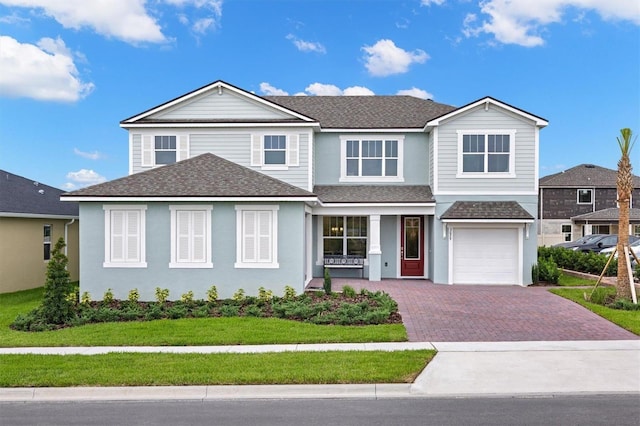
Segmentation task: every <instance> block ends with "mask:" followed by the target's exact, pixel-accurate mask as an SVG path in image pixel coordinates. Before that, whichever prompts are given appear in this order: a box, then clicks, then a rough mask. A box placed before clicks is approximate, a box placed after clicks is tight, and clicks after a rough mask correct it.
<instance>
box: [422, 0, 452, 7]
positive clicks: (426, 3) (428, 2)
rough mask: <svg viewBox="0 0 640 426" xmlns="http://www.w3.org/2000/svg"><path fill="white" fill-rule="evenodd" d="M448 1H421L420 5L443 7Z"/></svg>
mask: <svg viewBox="0 0 640 426" xmlns="http://www.w3.org/2000/svg"><path fill="white" fill-rule="evenodd" d="M445 1H446V0H420V5H422V6H431V5H432V4H435V5H436V6H442V5H443V4H444V2H445Z"/></svg>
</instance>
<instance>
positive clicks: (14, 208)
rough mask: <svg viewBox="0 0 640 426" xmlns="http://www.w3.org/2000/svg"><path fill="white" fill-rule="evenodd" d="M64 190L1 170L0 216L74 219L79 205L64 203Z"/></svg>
mask: <svg viewBox="0 0 640 426" xmlns="http://www.w3.org/2000/svg"><path fill="white" fill-rule="evenodd" d="M63 193H64V191H62V190H60V189H57V188H54V187H52V186H49V185H45V184H42V183H39V182H35V181H33V180H32V179H27V178H24V177H22V176H18V175H14V174H13V173H9V172H7V171H4V170H0V216H11V217H30V216H31V217H34V216H35V217H60V218H69V219H73V218H77V217H78V204H77V203H63V202H61V201H60V195H61V194H63Z"/></svg>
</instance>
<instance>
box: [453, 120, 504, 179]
mask: <svg viewBox="0 0 640 426" xmlns="http://www.w3.org/2000/svg"><path fill="white" fill-rule="evenodd" d="M514 139H515V130H506V131H505V130H487V131H479V130H471V131H458V148H459V149H458V171H459V173H458V175H459V176H461V175H466V174H469V175H475V176H477V175H478V174H484V175H486V176H491V175H495V176H501V177H502V176H505V175H507V176H513V175H515V173H514V147H513V141H514Z"/></svg>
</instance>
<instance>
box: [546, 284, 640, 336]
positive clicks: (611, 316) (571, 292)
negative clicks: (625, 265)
mask: <svg viewBox="0 0 640 426" xmlns="http://www.w3.org/2000/svg"><path fill="white" fill-rule="evenodd" d="M606 290H607V291H609V292H611V293H612V294H613V293H615V289H614V288H612V287H609V288H606ZM549 291H550V292H552V293H553V294H557V295H558V296H562V297H564V298H565V299H569V300H572V301H574V302H576V303H578V304H580V305H582V306H584V307H585V308H587V309H589V310H590V311H591V312H593V313H595V314H597V315H600V316H601V317H602V318H604V319H606V320H609V321H611V322H612V323H614V324H617V325H619V326H620V327H622V328H624V329H625V330H629V331H630V332H632V333H634V334H637V335H640V311H625V310H622V309H611V308H607V307H606V306H602V305H598V304H596V303H591V302H587V301H586V300H584V293H586V294H587V296H588V295H589V294H590V293H591V289H581V288H554V289H550V290H549Z"/></svg>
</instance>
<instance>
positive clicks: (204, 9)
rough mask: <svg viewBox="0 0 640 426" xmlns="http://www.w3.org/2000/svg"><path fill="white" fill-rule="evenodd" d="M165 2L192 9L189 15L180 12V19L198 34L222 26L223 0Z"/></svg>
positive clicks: (167, 0) (176, 0) (172, 0)
mask: <svg viewBox="0 0 640 426" xmlns="http://www.w3.org/2000/svg"><path fill="white" fill-rule="evenodd" d="M164 2H165V3H167V4H170V5H172V6H175V7H178V8H180V9H183V10H184V9H190V10H189V15H190V16H191V18H190V17H189V16H188V15H187V14H186V13H179V14H178V21H179V22H180V23H181V24H183V25H185V26H188V27H189V28H190V29H191V31H192V32H193V33H194V34H196V35H204V34H206V33H207V32H209V31H215V30H216V29H217V28H219V27H220V20H221V18H222V0H164Z"/></svg>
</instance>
